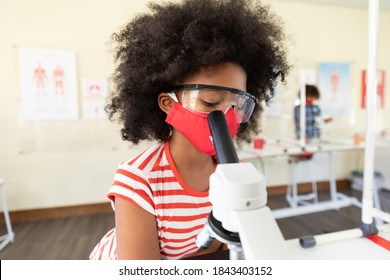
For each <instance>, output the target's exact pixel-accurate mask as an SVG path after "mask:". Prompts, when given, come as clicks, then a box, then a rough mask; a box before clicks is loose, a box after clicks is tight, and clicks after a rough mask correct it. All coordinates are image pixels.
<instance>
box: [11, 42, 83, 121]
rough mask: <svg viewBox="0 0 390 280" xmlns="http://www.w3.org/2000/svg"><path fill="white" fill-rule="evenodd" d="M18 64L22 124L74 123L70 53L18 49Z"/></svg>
mask: <svg viewBox="0 0 390 280" xmlns="http://www.w3.org/2000/svg"><path fill="white" fill-rule="evenodd" d="M19 62H20V83H21V96H22V107H23V115H24V119H25V120H27V121H50V120H75V119H78V102H77V75H76V57H75V53H74V52H73V51H57V50H44V49H20V51H19Z"/></svg>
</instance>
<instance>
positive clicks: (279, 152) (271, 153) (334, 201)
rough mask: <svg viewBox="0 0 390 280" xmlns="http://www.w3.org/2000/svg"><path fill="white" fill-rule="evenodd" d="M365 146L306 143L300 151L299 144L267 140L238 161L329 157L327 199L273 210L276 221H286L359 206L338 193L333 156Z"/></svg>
mask: <svg viewBox="0 0 390 280" xmlns="http://www.w3.org/2000/svg"><path fill="white" fill-rule="evenodd" d="M363 149H364V144H358V145H356V144H354V143H353V141H352V140H351V141H338V142H336V141H334V142H331V141H323V142H318V143H309V144H308V145H307V146H306V147H305V149H302V148H301V147H300V146H299V144H298V142H296V141H289V142H281V141H267V142H266V144H265V146H264V148H263V149H253V148H252V147H244V148H243V149H242V150H241V151H239V152H238V156H239V158H240V159H241V160H243V161H245V160H247V159H264V158H271V157H280V156H290V155H300V154H303V153H304V152H305V151H306V152H309V153H327V154H329V182H330V200H329V201H323V202H318V203H315V204H310V205H299V206H297V207H293V208H291V207H287V208H282V209H275V210H273V211H272V212H273V215H274V217H275V218H276V219H278V218H286V217H291V216H296V215H303V214H308V213H314V212H320V211H326V210H331V209H339V208H343V207H348V206H351V205H354V206H357V207H361V203H360V201H359V200H357V199H356V198H354V197H348V196H346V195H343V194H341V193H338V192H337V186H336V178H335V163H334V154H335V153H336V152H341V151H358V150H361V151H363Z"/></svg>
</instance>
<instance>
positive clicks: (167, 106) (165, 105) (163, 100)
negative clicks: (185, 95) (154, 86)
mask: <svg viewBox="0 0 390 280" xmlns="http://www.w3.org/2000/svg"><path fill="white" fill-rule="evenodd" d="M175 102H176V101H174V100H173V99H172V98H171V97H170V96H169V95H168V94H167V93H165V92H162V93H160V94H159V95H158V106H160V109H161V110H163V111H164V112H165V113H167V114H168V113H169V111H171V109H172V107H173V105H174V104H175Z"/></svg>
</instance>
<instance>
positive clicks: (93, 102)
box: [82, 78, 109, 120]
mask: <svg viewBox="0 0 390 280" xmlns="http://www.w3.org/2000/svg"><path fill="white" fill-rule="evenodd" d="M82 90H83V105H82V111H83V118H84V119H88V120H101V119H107V118H108V116H107V113H106V112H105V110H104V107H105V99H106V97H107V95H108V90H109V89H108V81H107V79H105V78H84V79H83V81H82Z"/></svg>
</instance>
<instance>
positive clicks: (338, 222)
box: [0, 190, 390, 260]
mask: <svg viewBox="0 0 390 280" xmlns="http://www.w3.org/2000/svg"><path fill="white" fill-rule="evenodd" d="M343 192H344V193H345V194H347V195H352V196H355V197H357V198H360V197H361V193H360V192H358V191H353V190H345V191H343ZM380 197H381V203H382V209H383V210H385V211H387V212H390V192H389V191H381V194H380ZM325 199H328V195H327V193H326V192H320V200H325ZM268 206H269V207H270V208H271V209H276V208H282V207H287V203H286V201H285V198H284V196H278V195H275V196H271V197H269V198H268ZM360 215H361V210H360V209H359V208H357V207H346V208H342V209H340V210H331V211H323V212H319V213H313V214H306V215H301V216H296V217H290V218H284V219H278V220H277V223H278V225H279V227H280V229H281V231H282V234H283V236H284V238H285V239H286V240H288V239H293V238H297V237H301V236H304V235H316V234H321V233H328V232H335V231H340V230H346V229H352V228H356V227H359V226H360V225H361V222H360V221H361V216H360ZM12 226H13V230H14V232H15V240H14V242H13V243H11V244H9V245H7V246H6V247H5V248H4V249H3V250H2V251H0V259H2V260H10V259H14V260H23V259H24V260H83V259H88V255H89V253H90V252H91V250H92V249H93V247H94V246H95V245H96V243H97V242H98V241H99V240H100V238H101V237H102V236H103V235H104V234H105V233H106V232H107V231H108V230H110V229H111V228H112V227H114V215H113V214H112V213H109V214H95V215H86V216H77V217H68V218H61V219H50V220H43V221H35V222H24V223H15V224H13V225H12ZM0 230H2V231H5V227H4V226H3V227H1V229H0ZM4 233H5V232H4ZM0 234H3V232H0Z"/></svg>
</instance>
